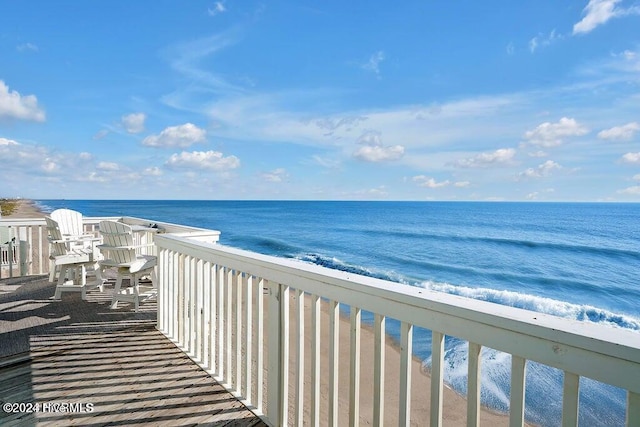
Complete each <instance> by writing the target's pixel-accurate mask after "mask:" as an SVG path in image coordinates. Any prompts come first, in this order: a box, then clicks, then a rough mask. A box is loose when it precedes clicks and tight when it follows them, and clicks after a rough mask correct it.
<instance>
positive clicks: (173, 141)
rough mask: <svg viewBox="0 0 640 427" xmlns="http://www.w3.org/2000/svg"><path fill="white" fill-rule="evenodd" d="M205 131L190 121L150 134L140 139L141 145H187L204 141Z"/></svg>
mask: <svg viewBox="0 0 640 427" xmlns="http://www.w3.org/2000/svg"><path fill="white" fill-rule="evenodd" d="M206 135H207V132H206V131H205V130H204V129H200V128H199V127H197V126H196V125H194V124H192V123H185V124H183V125H179V126H170V127H168V128H166V129H164V130H163V131H162V132H160V134H159V135H150V136H148V137H146V138H145V139H143V140H142V144H143V145H147V146H150V147H181V148H185V147H189V146H190V145H192V144H195V143H198V142H204V140H205V137H206Z"/></svg>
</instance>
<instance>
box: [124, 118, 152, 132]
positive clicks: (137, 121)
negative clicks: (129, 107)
mask: <svg viewBox="0 0 640 427" xmlns="http://www.w3.org/2000/svg"><path fill="white" fill-rule="evenodd" d="M146 119H147V115H146V114H145V113H131V114H128V115H126V116H122V126H123V127H124V128H125V129H126V131H127V132H129V133H140V132H142V131H144V121H145V120H146Z"/></svg>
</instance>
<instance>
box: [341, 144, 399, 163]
mask: <svg viewBox="0 0 640 427" xmlns="http://www.w3.org/2000/svg"><path fill="white" fill-rule="evenodd" d="M403 155H404V147H403V146H402V145H394V146H390V147H382V146H377V145H375V146H371V145H365V146H364V147H360V148H358V149H357V150H356V151H355V152H354V153H353V157H355V158H356V159H360V160H364V161H365V162H373V163H376V162H386V161H392V160H398V159H400V158H401V157H402V156H403Z"/></svg>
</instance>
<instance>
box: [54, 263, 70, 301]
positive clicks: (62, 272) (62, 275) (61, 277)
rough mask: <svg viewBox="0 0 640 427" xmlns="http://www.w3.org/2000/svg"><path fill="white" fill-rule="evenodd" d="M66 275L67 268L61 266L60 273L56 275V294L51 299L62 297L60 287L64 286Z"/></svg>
mask: <svg viewBox="0 0 640 427" xmlns="http://www.w3.org/2000/svg"><path fill="white" fill-rule="evenodd" d="M66 275H67V266H66V265H61V266H60V273H58V284H57V286H56V293H55V295H54V296H53V299H60V297H61V296H62V286H63V285H64V282H65V277H66Z"/></svg>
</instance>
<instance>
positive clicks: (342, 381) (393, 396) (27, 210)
mask: <svg viewBox="0 0 640 427" xmlns="http://www.w3.org/2000/svg"><path fill="white" fill-rule="evenodd" d="M43 215H44V214H43V213H42V212H40V211H39V210H38V209H37V206H36V205H35V203H34V202H32V201H30V200H20V203H19V205H18V206H17V208H16V210H15V211H14V212H13V213H12V214H11V215H10V216H11V217H14V218H37V217H41V216H43ZM295 298H296V297H295V296H294V295H292V296H291V307H292V312H291V335H292V342H294V341H293V340H294V339H295V338H294V337H293V334H294V333H295V320H294V319H295V316H294V311H293V310H294V309H293V307H294V303H295V302H296V301H295ZM305 314H306V319H305V327H306V329H305V339H306V343H305V361H306V363H305V365H306V366H305V383H306V384H307V386H306V387H307V389H308V385H309V384H310V375H311V374H310V373H311V360H310V357H309V354H310V346H311V333H310V332H311V331H310V325H311V320H310V316H311V300H310V298H308V297H307V298H306V300H305ZM328 325H329V314H328V306H327V303H326V302H325V303H323V304H322V324H321V342H322V348H323V355H326V354H327V353H328V351H329V344H328V343H329V330H328V329H329V328H328ZM339 329H340V340H339V347H340V360H341V363H340V367H339V402H338V407H339V410H338V412H339V424H340V425H345V424H347V423H348V420H349V417H348V410H349V349H350V333H349V332H350V321H349V318H348V317H346V316H344V315H341V316H340V326H339ZM360 346H361V353H360V357H361V384H360V424H361V425H372V424H373V396H374V394H373V368H372V367H373V357H374V333H373V329H372V327H371V326H370V325H365V324H363V326H362V329H361V343H360ZM295 357H296V354H295V350H294V349H293V347H292V349H291V360H290V367H291V368H290V374H289V380H290V386H289V401H290V402H293V401H294V399H295V386H294V385H295V381H296V375H295V371H294V369H293V366H295V363H294V362H295ZM411 370H412V392H411V425H416V426H419V425H427V424H428V422H429V413H430V411H429V407H430V390H431V388H430V387H431V386H430V377H429V376H428V374H427V373H425V372H424V370H423V368H422V363H421V361H420V360H419V359H417V358H415V357H414V358H413V361H412V368H411ZM399 371H400V351H399V349H398V346H397V344H396V343H395V341H394V340H393V339H392V338H391V337H389V336H387V338H386V365H385V372H386V377H385V398H384V401H385V411H384V414H385V417H384V425H397V423H398V394H399V393H398V390H399V379H398V378H397V376H396V373H397V372H399ZM328 372H329V366H328V358H327V357H322V360H321V397H320V411H321V414H323V416H322V422H321V424H322V425H327V417H326V415H324V414H327V413H328V407H329V405H328V403H329V402H328V401H329V394H328V384H329V378H328ZM305 393H306V396H305V407H304V412H305V419H308V418H309V417H310V402H309V399H308V394H309V392H308V390H305ZM443 401H444V409H443V416H444V425H446V426H463V425H466V400H465V398H464V397H462V396H460V395H459V394H457V393H456V392H454V391H453V390H451V389H449V388H447V387H446V386H445V388H444V399H443ZM294 417H295V407H294V406H293V405H292V404H290V408H289V421H290V423H294ZM481 423H482V424H483V425H492V426H499V425H508V417H507V416H505V415H503V414H496V413H494V412H492V411H490V410H488V409H483V410H482V412H481Z"/></svg>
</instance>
